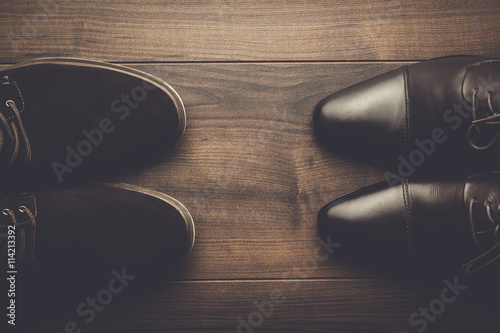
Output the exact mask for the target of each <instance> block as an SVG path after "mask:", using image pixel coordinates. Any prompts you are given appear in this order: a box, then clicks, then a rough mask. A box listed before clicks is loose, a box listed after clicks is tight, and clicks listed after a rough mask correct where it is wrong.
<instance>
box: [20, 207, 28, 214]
mask: <svg viewBox="0 0 500 333" xmlns="http://www.w3.org/2000/svg"><path fill="white" fill-rule="evenodd" d="M27 209H28V208H26V206H19V211H20V212H21V213H25V212H26V210H27Z"/></svg>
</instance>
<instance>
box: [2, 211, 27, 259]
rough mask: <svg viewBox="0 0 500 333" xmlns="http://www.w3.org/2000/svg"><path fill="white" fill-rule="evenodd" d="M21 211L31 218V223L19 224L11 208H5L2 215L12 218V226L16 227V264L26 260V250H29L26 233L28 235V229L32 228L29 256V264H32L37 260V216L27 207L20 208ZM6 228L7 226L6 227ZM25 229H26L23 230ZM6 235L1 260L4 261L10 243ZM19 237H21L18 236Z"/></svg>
mask: <svg viewBox="0 0 500 333" xmlns="http://www.w3.org/2000/svg"><path fill="white" fill-rule="evenodd" d="M18 209H19V211H20V212H21V213H24V214H26V215H28V217H29V221H28V222H26V223H18V221H17V219H16V215H15V214H14V211H12V210H11V209H9V208H5V209H4V210H3V211H2V213H3V215H5V216H8V217H10V220H11V223H12V225H13V226H14V227H15V231H16V248H17V250H16V257H15V258H16V262H22V260H23V259H24V257H25V255H26V248H27V246H26V245H27V243H26V233H27V230H26V229H27V227H30V226H31V232H30V235H31V236H30V238H31V247H30V248H31V251H30V252H31V253H30V255H29V262H30V263H32V262H33V261H34V259H35V237H36V221H35V216H34V215H33V213H32V212H31V210H30V209H29V208H27V207H26V206H20V207H19V208H18ZM4 227H5V226H4ZM23 227H25V228H23ZM2 229H3V227H2V226H0V231H2ZM3 235H4V238H5V241H4V243H5V244H4V246H3V249H2V255H1V258H2V260H3V259H4V258H5V257H6V256H7V252H8V241H7V239H8V238H7V237H6V236H5V234H3ZM18 235H19V236H18Z"/></svg>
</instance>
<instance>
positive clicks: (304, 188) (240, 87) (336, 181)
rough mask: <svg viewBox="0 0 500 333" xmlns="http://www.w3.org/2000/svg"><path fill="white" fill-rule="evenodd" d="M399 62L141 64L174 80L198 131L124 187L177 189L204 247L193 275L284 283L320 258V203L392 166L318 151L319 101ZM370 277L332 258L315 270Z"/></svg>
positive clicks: (196, 253) (192, 261)
mask: <svg viewBox="0 0 500 333" xmlns="http://www.w3.org/2000/svg"><path fill="white" fill-rule="evenodd" d="M400 65H401V64H350V65H348V64H333V65H332V64H229V65H223V64H189V65H180V64H179V65H134V66H133V67H135V68H137V69H140V70H144V71H147V72H148V73H152V74H153V75H157V76H158V77H160V78H162V79H164V80H166V81H167V82H169V83H170V84H172V86H173V87H174V88H175V89H176V90H177V91H178V93H179V94H180V96H181V97H182V98H183V100H184V101H185V104H186V112H187V118H188V119H187V121H188V128H187V130H186V134H185V137H184V138H183V139H182V140H181V142H180V143H179V144H178V145H177V146H176V147H175V148H174V149H173V151H171V153H170V154H166V155H164V156H163V158H162V160H160V161H158V162H157V163H156V164H154V165H151V166H148V167H147V168H145V169H143V170H138V171H137V172H134V173H131V174H127V175H123V176H121V177H119V178H118V179H117V181H124V182H128V183H132V184H135V185H139V186H145V187H148V188H153V189H155V190H159V191H162V192H165V193H168V194H169V195H172V196H174V197H176V198H177V199H179V200H180V201H181V202H183V203H184V204H185V205H186V206H187V207H188V209H189V210H190V211H191V213H192V215H193V218H194V220H195V223H196V228H197V241H196V247H195V249H194V250H193V253H192V255H191V256H190V258H188V260H187V261H188V262H187V264H186V270H187V271H186V277H189V278H190V279H253V278H260V279H265V278H281V275H282V274H283V273H284V272H285V271H287V270H292V269H293V268H294V267H296V266H297V267H300V266H301V265H302V262H303V261H304V260H307V259H309V258H311V257H312V256H314V255H315V250H316V248H317V247H318V240H317V237H318V236H317V229H316V216H317V213H318V211H319V209H320V208H321V206H322V205H324V204H326V203H327V202H328V201H330V200H332V199H334V198H335V197H337V196H339V195H341V194H344V193H346V192H349V191H352V190H355V189H357V188H359V187H362V186H365V185H368V184H371V183H373V182H376V181H380V180H383V179H384V178H383V171H384V170H380V169H376V168H374V167H372V166H369V165H366V164H363V163H360V162H358V161H355V160H352V159H349V158H346V157H342V156H337V155H335V154H332V153H330V152H328V151H326V150H325V149H323V148H322V147H320V146H319V145H318V142H317V141H316V139H315V137H314V134H313V131H312V126H311V120H312V118H311V117H312V111H313V109H314V106H315V104H316V103H317V102H318V101H319V100H320V99H321V98H323V97H325V96H327V95H328V94H329V93H331V92H333V91H336V90H339V89H341V88H343V87H345V86H348V85H351V84H353V83H355V82H358V81H361V80H364V79H367V78H369V77H371V76H374V75H376V74H378V73H381V72H385V71H387V70H390V69H393V68H396V67H398V66H400ZM365 274H367V273H366V272H360V271H357V270H356V269H354V270H351V269H350V268H349V267H345V266H342V265H339V264H338V263H337V264H336V263H335V261H334V260H328V261H326V262H322V263H321V265H320V267H318V269H315V270H314V272H311V273H308V275H310V276H313V277H346V276H365ZM291 277H295V278H298V277H300V276H298V275H297V273H294V274H292V276H291Z"/></svg>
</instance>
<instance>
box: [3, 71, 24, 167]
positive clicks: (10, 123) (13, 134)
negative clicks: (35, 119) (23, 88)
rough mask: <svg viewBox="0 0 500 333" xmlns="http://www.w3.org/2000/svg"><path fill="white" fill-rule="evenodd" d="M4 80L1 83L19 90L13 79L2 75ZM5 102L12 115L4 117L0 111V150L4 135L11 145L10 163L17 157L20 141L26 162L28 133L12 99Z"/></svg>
mask: <svg viewBox="0 0 500 333" xmlns="http://www.w3.org/2000/svg"><path fill="white" fill-rule="evenodd" d="M4 80H7V81H4V82H3V84H5V85H10V84H12V85H14V87H15V88H16V89H17V90H18V91H19V88H18V86H17V84H16V82H15V81H8V80H9V78H8V77H4ZM5 104H6V105H7V107H8V108H9V109H10V110H11V111H12V113H13V117H6V116H5V115H4V114H3V113H2V112H0V152H1V151H2V150H3V149H4V147H5V137H7V138H8V140H9V141H10V142H11V143H12V146H13V148H12V153H11V156H10V160H9V165H10V164H12V163H14V161H15V160H16V159H17V157H18V155H19V151H20V146H21V141H22V143H24V146H25V148H26V149H25V156H24V162H25V163H26V164H27V163H29V162H30V160H31V145H30V142H29V139H28V134H27V133H26V129H25V128H24V125H23V122H22V120H21V112H19V109H18V108H17V106H16V103H15V102H14V101H13V100H11V99H9V100H7V101H6V102H5Z"/></svg>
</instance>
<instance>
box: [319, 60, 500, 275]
mask: <svg viewBox="0 0 500 333" xmlns="http://www.w3.org/2000/svg"><path fill="white" fill-rule="evenodd" d="M313 122H314V128H315V133H316V135H317V137H318V138H319V140H320V141H321V142H322V143H323V144H324V145H325V146H328V147H329V148H331V149H334V150H335V151H338V152H342V153H345V154H349V155H351V156H356V157H359V158H362V159H364V160H365V161H370V162H372V163H375V164H377V165H383V166H385V167H386V168H387V171H386V172H385V173H384V178H385V181H383V182H381V183H378V184H375V185H372V186H369V187H366V188H363V189H360V190H358V191H355V192H352V193H349V194H346V195H344V196H342V197H340V198H337V199H335V200H333V201H331V202H330V203H328V204H327V205H325V206H324V207H323V208H322V209H321V211H320V213H319V216H318V227H319V230H320V233H321V234H322V235H323V236H325V237H331V238H332V239H333V240H334V241H336V242H339V243H342V247H343V248H344V251H345V252H346V253H348V254H352V255H354V256H365V257H369V258H371V259H370V260H372V259H373V260H376V261H377V262H379V263H382V264H383V263H386V264H389V265H393V266H401V265H404V264H407V267H410V266H413V267H420V268H422V267H439V268H446V269H455V270H456V269H458V270H459V271H460V270H461V271H465V272H467V273H474V272H478V271H481V270H482V271H484V270H491V269H495V270H497V269H498V264H500V260H498V259H499V258H500V174H499V173H492V171H497V170H498V171H500V169H499V167H500V163H499V162H500V142H497V141H499V140H497V139H498V137H499V136H500V60H493V59H486V58H483V57H475V56H454V57H445V58H438V59H433V60H430V61H425V62H421V63H418V64H414V65H410V66H404V67H403V68H400V69H397V70H394V71H391V72H388V73H386V74H383V75H380V76H377V77H375V78H373V79H371V80H368V81H365V82H362V83H360V84H357V85H355V86H352V87H349V88H347V89H344V90H342V91H340V92H337V93H335V94H333V95H330V96H329V97H327V98H326V99H324V100H323V101H322V102H321V103H319V104H318V106H317V108H316V110H315V112H314V120H313ZM410 176H411V178H409V177H410Z"/></svg>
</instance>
